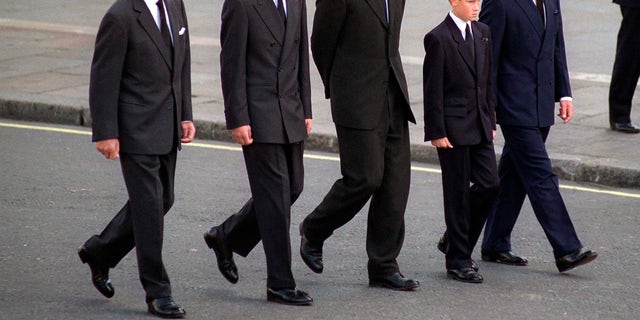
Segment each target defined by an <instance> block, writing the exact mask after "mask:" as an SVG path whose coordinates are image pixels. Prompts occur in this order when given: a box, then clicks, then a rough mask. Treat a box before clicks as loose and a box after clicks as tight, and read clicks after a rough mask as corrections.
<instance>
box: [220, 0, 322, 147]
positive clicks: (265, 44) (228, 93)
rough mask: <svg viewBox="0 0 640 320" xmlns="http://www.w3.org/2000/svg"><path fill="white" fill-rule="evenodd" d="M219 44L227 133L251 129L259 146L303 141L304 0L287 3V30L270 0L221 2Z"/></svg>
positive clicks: (307, 89) (306, 90) (306, 107)
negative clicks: (233, 130) (236, 129)
mask: <svg viewBox="0 0 640 320" xmlns="http://www.w3.org/2000/svg"><path fill="white" fill-rule="evenodd" d="M220 41H221V43H222V51H221V52H220V66H221V80H222V93H223V96H224V106H225V116H226V120H227V127H228V129H233V128H237V127H240V126H243V125H251V134H252V137H253V140H254V142H258V143H294V142H300V141H303V140H304V139H305V138H306V137H307V131H306V127H305V123H304V119H305V118H306V119H311V116H312V115H311V86H310V83H309V45H308V35H307V14H306V4H305V0H288V1H287V26H286V31H285V27H284V24H283V22H282V20H281V18H280V17H279V16H278V12H277V10H276V7H275V5H274V3H273V1H272V0H226V1H225V2H224V5H223V7H222V26H221V30H220Z"/></svg>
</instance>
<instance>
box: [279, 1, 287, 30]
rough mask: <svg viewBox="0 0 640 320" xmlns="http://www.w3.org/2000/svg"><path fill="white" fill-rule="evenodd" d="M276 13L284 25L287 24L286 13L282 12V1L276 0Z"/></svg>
mask: <svg viewBox="0 0 640 320" xmlns="http://www.w3.org/2000/svg"><path fill="white" fill-rule="evenodd" d="M278 14H280V18H282V22H283V23H284V26H285V27H286V26H287V15H286V14H285V13H284V1H282V0H278Z"/></svg>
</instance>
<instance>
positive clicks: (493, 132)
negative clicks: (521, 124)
mask: <svg viewBox="0 0 640 320" xmlns="http://www.w3.org/2000/svg"><path fill="white" fill-rule="evenodd" d="M491 133H492V134H493V138H494V139H495V138H496V135H497V134H498V132H497V131H496V130H491Z"/></svg>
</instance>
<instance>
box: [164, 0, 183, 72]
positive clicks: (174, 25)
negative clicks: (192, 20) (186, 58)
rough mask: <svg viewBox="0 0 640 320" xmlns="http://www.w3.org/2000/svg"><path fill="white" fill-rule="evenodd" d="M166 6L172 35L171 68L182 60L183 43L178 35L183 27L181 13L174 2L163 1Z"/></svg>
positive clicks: (170, 0) (169, 0)
mask: <svg viewBox="0 0 640 320" xmlns="http://www.w3.org/2000/svg"><path fill="white" fill-rule="evenodd" d="M164 3H165V4H166V5H167V12H168V13H169V22H170V23H171V26H170V28H171V34H172V35H173V64H172V65H173V66H178V65H180V62H181V61H182V59H183V55H182V53H183V52H184V42H183V41H182V36H181V35H180V34H179V32H180V29H182V28H183V27H185V26H184V24H183V22H182V12H181V10H180V8H178V6H177V4H176V3H175V1H172V0H164Z"/></svg>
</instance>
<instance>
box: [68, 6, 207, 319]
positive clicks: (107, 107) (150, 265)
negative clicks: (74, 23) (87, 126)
mask: <svg viewBox="0 0 640 320" xmlns="http://www.w3.org/2000/svg"><path fill="white" fill-rule="evenodd" d="M89 105H90V108H91V118H92V120H93V123H92V129H93V137H92V140H93V141H94V142H95V143H96V148H97V149H98V151H99V152H100V153H102V154H103V155H104V156H105V157H106V158H107V159H112V160H114V159H117V158H120V164H121V166H122V174H123V176H124V181H125V184H126V186H127V191H128V194H129V199H128V201H127V203H126V204H125V205H124V207H123V208H122V209H121V210H120V212H118V214H117V215H116V216H115V217H114V218H113V220H111V222H110V223H109V224H108V225H107V227H106V228H105V229H104V230H103V231H102V233H101V234H100V235H95V236H93V237H91V238H90V239H89V240H87V241H86V242H85V243H84V245H82V247H80V250H79V252H78V254H79V255H80V259H81V260H82V262H84V263H87V264H88V265H89V267H90V268H91V275H92V281H93V285H94V286H95V287H96V289H98V291H100V293H102V294H103V295H105V296H106V297H108V298H110V297H112V296H113V295H114V293H115V292H114V288H113V286H112V284H111V280H110V279H109V269H110V268H114V267H115V266H116V265H117V264H118V262H120V260H121V259H122V258H124V256H125V255H127V253H129V251H131V249H133V248H134V247H135V249H136V256H137V258H138V270H139V273H140V281H141V282H142V286H143V287H144V290H145V292H146V301H147V304H148V311H149V312H150V313H152V314H154V315H157V316H159V317H163V318H182V317H184V315H185V311H184V309H182V307H180V305H178V304H177V303H176V302H175V301H174V300H173V299H172V298H171V283H170V282H169V276H168V275H167V272H166V271H165V268H164V265H163V263H162V236H163V228H164V220H163V219H164V215H165V214H166V213H167V212H168V211H169V209H170V208H171V206H172V205H173V201H174V193H173V188H174V176H175V171H176V158H177V151H178V150H180V148H181V143H189V142H191V141H192V140H193V138H194V135H195V131H196V130H195V127H194V125H193V122H192V120H193V117H192V113H191V58H190V49H189V30H188V27H187V16H186V13H185V9H184V4H183V2H182V0H164V1H153V0H146V1H142V0H117V1H116V2H115V3H114V4H113V5H112V6H111V8H110V9H109V11H108V12H107V13H106V14H105V16H104V18H103V19H102V23H101V24H100V28H99V30H98V35H97V37H96V45H95V52H94V55H93V63H92V65H91V82H90V85H89Z"/></svg>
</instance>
